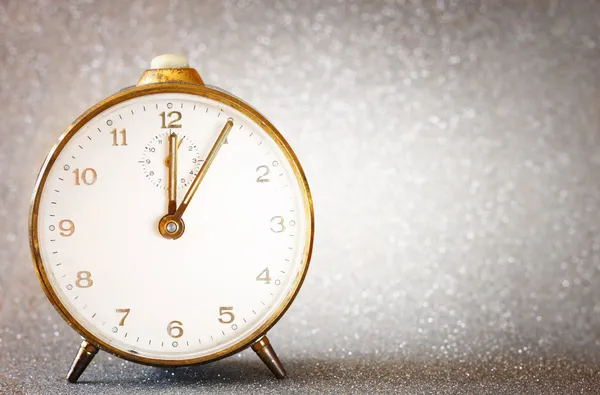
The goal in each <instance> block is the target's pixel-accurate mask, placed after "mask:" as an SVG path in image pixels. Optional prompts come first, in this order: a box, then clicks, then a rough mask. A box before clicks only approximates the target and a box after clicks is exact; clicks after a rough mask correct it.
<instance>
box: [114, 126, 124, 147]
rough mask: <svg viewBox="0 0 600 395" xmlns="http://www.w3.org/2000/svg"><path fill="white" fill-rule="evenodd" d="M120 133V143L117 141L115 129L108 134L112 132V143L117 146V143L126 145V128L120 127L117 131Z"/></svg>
mask: <svg viewBox="0 0 600 395" xmlns="http://www.w3.org/2000/svg"><path fill="white" fill-rule="evenodd" d="M119 133H120V134H121V144H119V143H118V142H117V129H116V128H115V129H113V130H112V131H111V132H110V134H112V145H113V146H115V147H118V146H119V145H127V129H121V131H120V132H119Z"/></svg>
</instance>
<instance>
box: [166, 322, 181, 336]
mask: <svg viewBox="0 0 600 395" xmlns="http://www.w3.org/2000/svg"><path fill="white" fill-rule="evenodd" d="M182 325H183V323H182V322H181V321H171V322H169V325H167V333H168V334H169V336H171V337H172V338H175V339H177V338H178V337H181V336H183V328H182Z"/></svg>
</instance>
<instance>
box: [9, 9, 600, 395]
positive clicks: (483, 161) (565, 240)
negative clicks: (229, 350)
mask: <svg viewBox="0 0 600 395" xmlns="http://www.w3.org/2000/svg"><path fill="white" fill-rule="evenodd" d="M599 20H600V3H598V2H596V1H593V0H588V1H586V0H579V1H568V2H567V1H542V0H540V1H533V0H531V1H521V0H519V1H516V0H513V1H502V2H500V1H459V0H454V1H448V0H438V1H435V2H434V1H425V0H406V1H401V0H400V1H398V2H397V3H396V4H394V3H393V2H391V1H388V2H383V1H382V2H377V1H368V2H365V1H359V0H354V1H347V2H342V1H329V2H317V1H302V2H294V1H283V0H276V1H271V2H266V3H259V2H257V1H253V0H238V1H224V2H223V1H206V2H192V1H189V2H186V1H175V0H173V1H170V2H167V1H160V2H159V1H155V2H141V1H131V2H121V1H119V2H117V1H103V2H93V1H82V2H76V1H69V2H60V1H56V2H55V1H52V2H51V1H49V0H26V1H2V2H0V38H1V40H0V109H1V110H0V114H1V117H0V119H1V122H0V169H1V172H2V177H1V179H0V298H1V299H0V303H1V304H0V393H9V394H10V393H28V394H29V393H31V394H38V393H39V394H64V393H74V394H75V393H82V394H87V393H89V394H94V393H106V394H127V393H161V394H162V393H173V394H175V393H176V394H184V393H195V392H196V391H198V390H202V391H204V392H206V393H230V392H242V391H243V392H245V393H281V392H284V391H285V392H289V393H294V392H295V393H367V392H372V391H374V390H378V391H379V392H390V393H392V392H393V393H453V394H456V393H480V394H500V393H507V394H509V393H544V394H548V393H599V392H600V384H599V383H600V375H599V374H598V368H599V365H600V232H599V224H600V181H599V180H598V174H599V172H600V119H599V116H598V112H599V89H598V88H599V86H598V83H599V80H598V73H599V72H600V68H599V67H600V53H599V46H600V41H599V40H600V39H599V37H600V34H599V33H600V23H599V22H598V21H599ZM164 52H176V53H184V54H187V55H188V56H189V57H190V60H191V63H192V64H193V65H195V66H196V67H197V68H198V69H199V71H200V72H201V74H202V75H203V77H204V80H205V81H207V82H208V83H210V84H214V85H218V86H221V87H222V88H224V89H226V90H228V91H231V92H234V93H235V94H236V95H238V96H240V97H242V98H244V99H246V100H247V101H249V102H250V103H252V104H253V105H255V106H256V107H258V108H259V109H260V110H261V111H262V112H264V113H265V114H266V115H267V116H268V117H269V118H270V119H271V120H272V121H273V123H274V124H275V125H277V126H278V128H279V129H280V130H282V131H283V133H284V134H285V136H286V137H287V139H288V140H289V142H290V143H291V144H292V146H293V147H294V148H295V150H296V151H297V153H298V155H299V157H300V158H301V161H302V163H303V164H304V166H305V170H306V173H307V175H308V178H309V181H310V184H311V186H312V189H313V193H314V199H315V205H316V218H317V233H316V245H315V250H314V258H313V262H312V267H311V270H310V272H309V275H308V278H307V281H306V283H305V287H304V289H303V290H302V292H301V293H300V296H299V297H298V299H297V300H296V302H295V304H294V306H293V307H292V309H291V310H290V311H289V313H288V314H287V315H286V317H285V318H284V319H283V320H282V321H281V322H280V323H279V324H278V325H277V326H276V327H275V328H274V330H273V331H272V333H271V340H272V342H273V343H274V344H275V346H276V348H277V350H278V352H279V354H280V356H281V358H282V360H283V361H284V363H285V364H286V366H287V368H288V371H289V373H290V374H289V378H288V379H286V380H284V381H282V382H278V381H276V380H274V379H272V378H271V376H270V375H269V374H268V372H267V371H266V369H265V368H264V366H262V365H261V363H260V362H259V361H258V360H257V358H256V357H255V356H254V355H253V353H252V352H250V351H245V352H244V353H242V354H241V355H240V356H236V357H233V358H229V359H227V360H224V361H220V362H218V363H215V364H211V365H205V366H199V367H193V368H186V369H175V370H165V369H157V368H151V367H142V366H139V365H135V364H132V363H128V362H124V361H122V360H120V359H117V358H114V357H110V356H108V355H106V354H104V353H101V354H99V355H98V356H97V357H96V359H95V361H94V362H93V364H92V365H91V366H90V368H89V369H88V371H87V372H86V373H85V374H84V376H83V378H82V383H81V384H79V385H68V384H66V383H65V381H64V380H63V376H64V374H65V372H66V370H67V368H68V366H69V365H70V363H71V359H72V357H73V355H74V353H75V351H76V347H77V344H78V338H77V336H76V335H75V334H74V333H73V331H72V330H70V328H69V327H68V326H67V325H66V324H65V323H64V322H63V321H62V320H61V319H60V317H59V316H58V314H57V313H56V312H55V311H54V310H53V309H52V307H51V306H50V304H49V303H48V302H47V300H46V298H45V297H44V295H43V294H42V291H41V289H40V287H39V285H38V282H37V279H36V278H35V274H34V271H33V267H32V264H31V261H30V256H29V250H28V244H27V243H28V242H27V228H26V223H27V220H26V218H27V210H28V204H29V197H30V193H31V191H32V188H33V183H34V180H35V176H36V173H37V171H38V168H39V166H40V165H41V163H42V160H43V158H44V156H45V154H46V152H47V150H48V149H49V148H50V147H51V145H52V144H53V143H54V141H55V140H56V138H57V137H58V136H59V134H60V133H61V132H62V130H63V129H64V128H65V127H66V126H67V125H68V124H69V122H71V120H73V119H74V118H75V117H76V116H78V115H79V114H80V113H81V112H82V111H83V110H85V109H86V108H87V107H88V106H90V105H92V104H93V103H95V102H97V101H98V100H100V99H102V98H103V97H105V96H108V95H109V94H111V93H113V92H115V91H117V90H118V89H120V88H121V87H123V86H127V85H131V84H133V83H135V81H136V80H137V78H138V76H139V74H140V73H141V71H142V69H143V68H144V67H145V66H146V65H148V62H149V60H150V59H151V58H152V57H153V56H154V55H156V54H160V53H164Z"/></svg>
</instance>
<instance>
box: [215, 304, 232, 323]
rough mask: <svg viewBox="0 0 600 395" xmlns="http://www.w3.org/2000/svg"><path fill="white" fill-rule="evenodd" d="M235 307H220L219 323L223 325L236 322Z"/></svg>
mask: <svg viewBox="0 0 600 395" xmlns="http://www.w3.org/2000/svg"><path fill="white" fill-rule="evenodd" d="M232 311H233V307H232V306H228V307H219V315H220V316H221V317H220V318H219V322H220V323H221V324H231V323H232V322H233V320H235V315H233V312H232Z"/></svg>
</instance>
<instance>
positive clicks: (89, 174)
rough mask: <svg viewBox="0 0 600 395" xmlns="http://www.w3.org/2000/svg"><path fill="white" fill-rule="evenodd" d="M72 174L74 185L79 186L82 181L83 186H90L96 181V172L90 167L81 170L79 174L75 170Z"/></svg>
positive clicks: (77, 170)
mask: <svg viewBox="0 0 600 395" xmlns="http://www.w3.org/2000/svg"><path fill="white" fill-rule="evenodd" d="M73 174H75V185H81V182H82V181H83V183H84V184H85V185H92V184H93V183H95V182H96V180H97V179H98V174H97V173H96V170H94V169H92V168H90V167H88V168H87V169H83V171H82V172H81V174H79V169H75V170H73Z"/></svg>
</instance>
